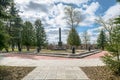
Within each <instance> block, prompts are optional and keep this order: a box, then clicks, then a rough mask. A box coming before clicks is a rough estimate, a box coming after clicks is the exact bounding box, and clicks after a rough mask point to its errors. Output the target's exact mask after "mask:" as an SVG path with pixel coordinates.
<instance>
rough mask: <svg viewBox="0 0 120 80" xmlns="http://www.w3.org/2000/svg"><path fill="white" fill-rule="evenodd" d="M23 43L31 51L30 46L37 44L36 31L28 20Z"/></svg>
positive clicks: (24, 28)
mask: <svg viewBox="0 0 120 80" xmlns="http://www.w3.org/2000/svg"><path fill="white" fill-rule="evenodd" d="M22 43H23V45H25V46H26V48H27V51H29V46H32V45H34V44H35V31H34V28H33V25H32V23H31V22H29V21H26V22H25V23H24V26H23V30H22Z"/></svg>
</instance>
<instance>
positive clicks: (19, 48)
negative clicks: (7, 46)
mask: <svg viewBox="0 0 120 80" xmlns="http://www.w3.org/2000/svg"><path fill="white" fill-rule="evenodd" d="M18 51H19V52H21V46H20V42H18Z"/></svg>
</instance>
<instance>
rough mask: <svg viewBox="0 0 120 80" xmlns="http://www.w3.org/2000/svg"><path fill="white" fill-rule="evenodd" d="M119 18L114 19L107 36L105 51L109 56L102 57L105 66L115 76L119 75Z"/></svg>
mask: <svg viewBox="0 0 120 80" xmlns="http://www.w3.org/2000/svg"><path fill="white" fill-rule="evenodd" d="M119 19H120V17H117V18H115V19H114V23H113V24H112V25H111V26H112V30H111V32H110V34H109V37H110V38H109V39H110V40H108V41H107V45H106V49H107V50H108V51H109V53H110V54H111V55H106V56H104V57H103V61H104V62H105V64H106V65H107V66H108V67H109V68H110V69H111V71H113V72H114V73H115V74H116V75H120V21H119Z"/></svg>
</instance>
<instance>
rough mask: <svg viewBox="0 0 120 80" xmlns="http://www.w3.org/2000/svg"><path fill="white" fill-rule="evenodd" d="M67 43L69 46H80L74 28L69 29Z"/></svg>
mask: <svg viewBox="0 0 120 80" xmlns="http://www.w3.org/2000/svg"><path fill="white" fill-rule="evenodd" d="M67 43H68V44H69V45H71V46H79V45H80V44H81V40H80V37H79V35H78V33H77V31H76V30H75V28H71V30H70V32H69V35H68V39H67Z"/></svg>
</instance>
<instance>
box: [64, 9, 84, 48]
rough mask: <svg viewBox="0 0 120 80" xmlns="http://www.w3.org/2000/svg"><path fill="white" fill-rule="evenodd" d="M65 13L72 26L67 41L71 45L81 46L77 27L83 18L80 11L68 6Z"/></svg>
mask: <svg viewBox="0 0 120 80" xmlns="http://www.w3.org/2000/svg"><path fill="white" fill-rule="evenodd" d="M65 14H66V17H65V19H66V22H67V24H68V25H69V27H70V32H69V35H68V39H67V43H68V44H69V45H71V46H79V45H80V43H81V40H80V38H79V35H78V33H77V31H76V29H75V28H76V27H78V25H79V23H80V21H81V20H82V18H81V14H80V11H77V10H76V9H74V8H72V7H66V8H65Z"/></svg>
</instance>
